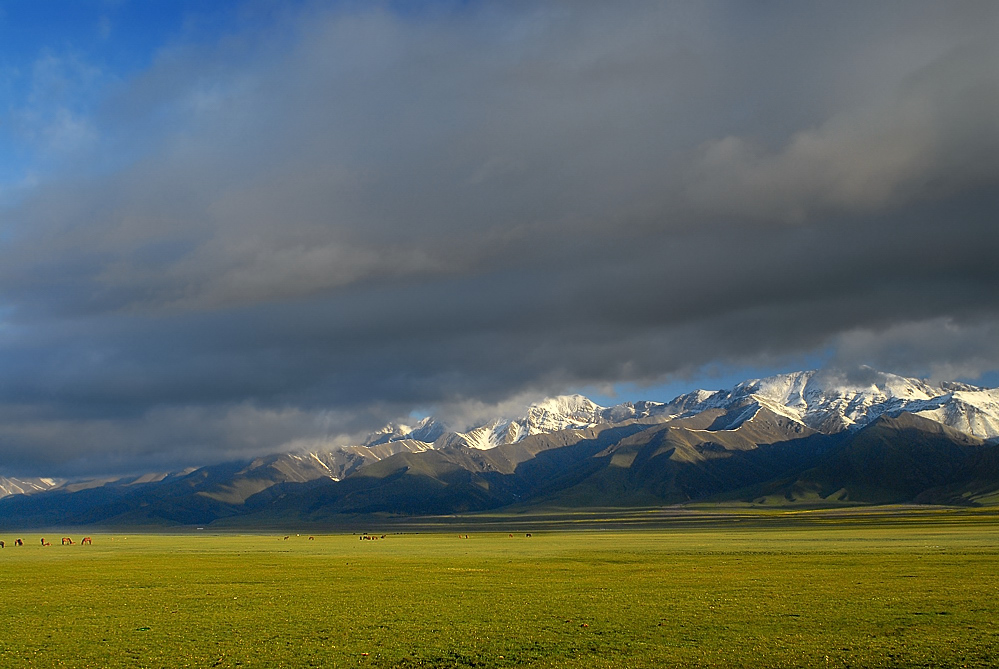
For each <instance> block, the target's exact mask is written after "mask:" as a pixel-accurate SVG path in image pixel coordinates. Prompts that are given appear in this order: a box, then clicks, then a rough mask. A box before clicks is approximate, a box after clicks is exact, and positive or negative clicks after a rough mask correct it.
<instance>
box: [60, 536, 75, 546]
mask: <svg viewBox="0 0 999 669" xmlns="http://www.w3.org/2000/svg"><path fill="white" fill-rule="evenodd" d="M62 545H63V546H72V545H73V540H72V539H70V538H69V537H63V538H62Z"/></svg>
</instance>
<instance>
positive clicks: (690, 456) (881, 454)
mask: <svg viewBox="0 0 999 669" xmlns="http://www.w3.org/2000/svg"><path fill="white" fill-rule="evenodd" d="M875 435H882V437H883V438H882V437H878V438H875ZM885 435H887V436H885ZM420 437H422V439H421V438H420ZM997 437H999V390H995V389H985V388H978V387H975V386H971V385H968V384H960V383H941V384H933V383H930V382H927V381H923V380H919V379H909V378H906V377H900V376H896V375H892V374H886V373H883V372H876V371H874V370H869V369H862V370H860V372H859V374H858V375H857V377H855V378H849V377H847V376H845V375H842V374H838V373H835V372H829V371H827V370H819V371H805V372H795V373H791V374H782V375H774V376H771V377H767V378H764V379H750V380H747V381H744V382H742V383H740V384H737V385H736V386H734V387H733V388H731V389H727V390H718V391H708V390H696V391H692V392H690V393H686V394H684V395H680V396H678V397H676V398H674V399H673V400H671V401H670V402H666V403H663V402H652V401H643V402H635V403H630V402H627V403H622V404H618V405H614V406H612V407H601V406H599V405H597V404H596V403H594V402H593V401H592V400H590V399H588V398H586V397H583V396H582V395H565V396H559V397H554V398H548V399H547V400H544V401H543V402H539V403H537V404H534V405H531V406H530V407H528V408H527V410H526V411H525V412H524V413H523V414H522V415H520V416H514V417H512V418H510V417H497V418H493V419H491V420H488V421H485V422H482V423H479V424H474V425H471V426H468V427H465V428H464V429H462V430H454V429H451V427H450V426H448V425H447V424H446V423H445V422H444V421H442V420H440V419H438V418H435V417H428V418H425V419H423V420H421V421H419V422H418V423H417V424H416V425H415V426H413V427H408V426H405V425H398V424H397V425H388V426H386V427H385V428H383V429H382V430H379V431H376V432H374V433H372V434H371V435H370V436H369V437H368V438H367V439H365V440H363V443H361V444H355V445H351V446H343V447H337V448H331V449H327V450H318V451H306V452H294V453H275V454H272V455H268V456H262V457H258V458H254V459H250V460H246V461H240V462H230V463H221V464H219V465H212V466H208V467H201V468H198V469H193V470H185V471H183V472H175V473H170V474H149V475H145V476H139V477H134V476H133V477H124V478H118V479H114V478H111V479H97V480H93V481H55V480H53V479H44V481H46V482H48V483H46V484H44V485H42V484H39V485H38V486H37V487H36V488H28V489H25V487H24V486H21V485H19V484H17V483H15V484H13V485H12V486H11V487H10V489H11V490H14V491H15V492H14V494H11V495H7V496H6V497H2V498H0V517H2V518H4V521H6V522H22V523H28V524H31V523H35V524H37V523H48V522H52V521H53V520H54V519H62V520H64V521H65V522H70V523H73V522H78V523H89V522H111V523H123V522H130V523H138V524H142V523H145V522H151V523H157V522H166V523H180V524H185V523H198V524H209V523H211V522H215V521H220V522H221V521H223V520H225V519H230V520H237V519H240V518H244V519H247V520H246V522H249V519H252V518H254V517H294V518H300V519H304V520H306V521H308V522H326V521H329V519H331V518H335V517H338V515H342V514H366V513H390V514H399V513H401V514H425V513H430V514H437V513H459V512H474V511H484V510H488V509H494V508H501V507H504V506H508V505H511V504H518V505H523V504H528V505H530V504H541V503H544V504H554V505H566V506H586V505H603V506H615V505H622V504H624V505H628V504H677V503H687V502H692V501H697V500H710V499H718V500H724V499H728V500H739V501H742V502H745V503H750V504H754V503H761V504H773V503H787V504H800V503H807V502H814V503H822V504H839V503H857V504H866V503H872V500H874V501H876V500H891V501H916V502H925V503H959V504H977V503H980V502H979V501H978V500H991V499H993V498H992V497H991V496H992V495H994V494H995V495H997V496H996V497H995V499H996V501H999V467H996V466H994V463H996V462H999V455H997V454H995V453H993V452H994V451H995V452H997V453H999V446H997V444H996V442H997V441H999V439H997ZM431 438H432V440H431ZM878 439H880V441H879V440H878ZM889 442H892V443H889ZM895 442H897V443H895ZM843 449H846V450H843ZM849 449H853V450H852V451H851V450H849ZM865 449H866V450H865ZM851 453H852V455H851ZM858 453H861V454H865V455H863V457H861V456H859V455H857V454H858ZM920 453H921V455H914V454H920ZM837 458H838V459H837ZM851 458H853V459H851ZM856 458H860V460H857V459H856ZM922 460H926V461H927V462H932V463H935V464H934V465H933V467H932V468H930V469H929V470H927V469H926V467H925V466H924V464H923V463H922ZM873 462H882V464H881V465H879V467H880V468H878V467H875V468H873V469H871V467H873V465H871V463H873ZM844 463H847V464H844ZM849 463H853V464H849ZM858 463H859V464H858ZM976 463H977V464H976ZM848 464H849V466H848ZM861 465H863V466H861ZM865 467H867V468H866V469H865ZM893 468H894V469H893ZM976 468H977V469H976ZM871 472H880V474H872V473H871ZM904 472H910V473H913V474H912V477H911V479H906V478H905V477H904ZM941 472H943V473H946V476H943V477H942V478H941V477H940V476H938V475H937V474H939V473H941ZM878 476H881V477H882V479H883V482H882V483H880V484H879V483H878ZM948 477H949V478H948ZM5 481H16V480H15V479H0V485H4V482H5ZM39 481H41V479H39ZM921 482H923V483H926V485H925V486H923V487H920V485H921ZM930 484H932V485H930ZM15 486H17V487H16V488H15ZM2 490H4V488H0V491H2ZM760 500H763V501H760ZM227 522H229V521H227Z"/></svg>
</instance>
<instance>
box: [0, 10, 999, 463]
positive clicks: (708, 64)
mask: <svg viewBox="0 0 999 669" xmlns="http://www.w3.org/2000/svg"><path fill="white" fill-rule="evenodd" d="M793 7H796V5H794V4H792V5H784V6H780V9H779V10H778V8H777V6H775V7H773V8H770V9H768V10H764V11H763V15H762V16H757V17H755V18H754V20H748V19H747V17H746V16H743V15H742V13H743V12H745V11H748V9H746V8H743V7H741V6H740V5H738V4H734V5H723V4H718V5H698V6H690V5H679V6H672V7H666V8H663V7H656V6H648V5H646V4H636V5H621V6H618V5H616V4H615V6H614V7H613V8H610V7H608V8H601V7H599V6H597V7H584V6H582V5H580V4H577V3H566V4H559V3H543V4H540V5H532V6H530V7H522V6H517V7H514V6H509V5H506V4H502V5H499V4H497V5H482V6H478V5H477V6H475V7H473V8H472V9H463V10H458V11H455V10H440V11H435V12H429V13H428V14H426V15H423V14H421V15H417V16H405V17H401V16H397V15H394V14H391V13H389V12H387V11H382V10H370V11H369V10H361V11H356V12H353V13H347V12H332V11H331V12H326V11H319V10H315V9H311V10H309V11H308V13H305V14H302V15H290V16H288V17H287V18H286V19H285V21H286V22H287V23H286V24H285V25H283V26H282V30H281V31H275V32H280V33H281V37H277V36H274V35H272V34H271V33H269V32H268V31H261V30H257V31H255V32H252V33H248V34H246V35H241V36H239V37H240V39H230V40H227V41H225V42H223V43H220V44H219V45H213V46H211V47H206V46H205V45H190V44H188V45H176V46H174V47H172V48H170V49H166V50H164V51H163V52H162V54H161V55H160V57H159V58H158V59H157V61H156V63H155V64H154V66H153V67H152V68H151V69H149V70H148V71H146V72H145V73H143V74H142V75H141V76H140V77H138V78H136V79H134V80H132V81H130V82H127V84H125V85H122V86H119V87H116V88H115V89H114V91H113V94H109V96H108V99H107V100H106V101H105V103H104V104H103V106H102V107H101V112H100V113H99V114H97V115H95V116H94V118H92V119H88V120H87V123H86V127H87V128H88V129H89V130H88V132H89V133H90V134H89V135H88V137H89V138H90V139H89V140H88V146H90V145H93V144H94V143H95V142H96V144H97V145H99V146H100V147H101V152H102V154H103V157H102V158H101V159H100V160H96V156H97V154H95V153H89V152H90V151H91V149H90V148H83V149H80V148H75V149H74V150H73V151H69V152H68V153H67V154H66V158H65V165H66V168H65V169H64V170H63V171H61V172H58V173H56V174H54V175H53V176H51V177H50V178H49V179H48V180H47V181H46V182H44V183H42V184H41V185H39V186H38V187H36V188H35V189H34V190H32V191H30V192H29V193H28V195H27V196H26V197H25V198H24V199H23V200H22V201H21V202H20V203H19V204H18V205H17V206H16V207H13V208H12V209H11V210H10V211H8V212H6V213H5V215H4V220H5V221H9V222H8V223H6V224H5V228H4V236H3V241H2V242H0V243H2V246H0V249H2V250H0V252H2V253H3V262H2V266H0V297H2V300H3V303H2V305H0V306H2V308H3V311H2V312H0V314H2V324H3V325H2V329H0V341H2V342H3V347H2V348H0V361H2V366H0V369H3V370H4V371H3V378H2V379H0V402H2V406H3V411H2V413H3V414H4V420H2V421H0V453H2V454H3V456H4V458H5V460H6V461H7V462H10V463H13V465H16V466H18V467H20V468H22V469H24V470H29V469H32V468H35V469H44V468H46V467H49V468H51V467H53V466H55V465H57V464H60V463H62V466H64V467H65V468H66V469H67V470H68V469H73V468H76V469H78V470H83V469H92V470H95V471H96V470H99V469H100V468H101V467H105V468H108V467H110V468H114V467H119V468H128V467H133V468H134V467H138V466H140V465H141V463H146V464H151V463H155V464H157V465H160V466H162V467H169V466H171V465H173V464H176V463H178V462H182V461H185V460H188V461H189V459H191V458H197V457H200V458H201V459H202V460H212V459H220V458H223V457H233V456H234V455H236V454H244V455H248V454H255V453H260V452H267V451H272V450H276V449H277V448H283V447H290V446H291V445H299V446H300V445H309V444H315V443H323V442H324V441H328V440H333V439H335V437H336V435H340V434H345V433H350V432H352V431H361V430H364V429H366V428H371V427H375V426H376V424H377V423H378V422H380V421H383V420H386V419H389V418H394V417H398V416H400V415H405V414H406V413H408V412H409V411H411V410H413V409H414V408H420V407H435V406H436V407H440V406H446V405H448V404H449V403H461V402H467V401H469V400H474V401H477V402H485V403H500V402H503V401H507V400H509V399H510V398H511V397H520V396H525V394H527V395H529V394H531V393H546V392H558V391H564V390H566V389H568V388H573V387H580V386H583V385H587V384H598V383H616V382H637V383H654V382H657V381H662V380H664V379H668V378H676V377H680V376H683V375H690V374H693V373H696V371H697V370H699V369H702V368H703V367H704V366H706V365H711V364H726V365H767V364H780V361H781V360H786V359H788V357H789V356H800V355H808V354H815V353H817V352H825V353H826V354H827V355H829V357H831V358H832V359H833V360H834V361H835V362H837V363H840V364H844V365H849V364H855V363H866V364H871V365H873V366H876V367H884V368H888V369H890V370H891V371H896V372H900V373H911V374H932V375H941V376H943V375H946V374H955V375H961V376H965V377H975V376H976V375H978V374H981V373H982V372H987V371H992V370H995V369H999V345H997V344H995V343H994V342H996V341H999V337H997V336H996V335H997V334H999V300H997V297H996V296H997V295H999V269H997V267H999V265H997V263H995V261H994V256H995V251H996V250H997V249H999V229H997V225H996V212H997V211H999V206H997V205H999V202H997V199H999V197H997V195H996V193H999V188H997V185H999V184H997V181H999V160H997V157H999V128H997V123H999V83H997V72H996V67H995V65H994V63H996V62H999V57H997V56H999V53H997V47H996V45H995V40H994V39H992V38H990V35H989V28H988V26H989V25H993V26H994V25H995V20H996V10H995V7H994V5H991V4H988V3H985V4H969V5H958V6H954V7H946V8H945V7H940V6H936V5H933V4H927V5H922V4H917V3H906V4H903V5H899V6H895V9H896V10H899V11H902V12H903V13H904V14H905V16H906V19H907V20H906V21H899V20H898V16H897V12H895V13H892V12H889V11H887V10H886V9H884V8H883V7H874V8H871V7H864V6H860V5H856V6H852V5H851V6H842V7H825V8H814V11H811V10H810V12H805V11H792V8H793ZM757 9H759V8H757ZM990 21H991V24H990ZM289 34H290V35H293V39H289V38H288V35H289ZM95 133H96V135H95ZM94 137H96V139H94ZM116 152H117V153H116ZM107 154H111V155H119V156H120V158H119V163H120V164H114V160H110V164H109V159H107V157H106V155H107ZM98 163H99V169H98V166H97V164H98ZM66 463H72V464H66Z"/></svg>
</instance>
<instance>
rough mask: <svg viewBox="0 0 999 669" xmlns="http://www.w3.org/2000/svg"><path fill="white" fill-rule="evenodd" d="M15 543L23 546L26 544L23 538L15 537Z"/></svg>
mask: <svg viewBox="0 0 999 669" xmlns="http://www.w3.org/2000/svg"><path fill="white" fill-rule="evenodd" d="M14 545H15V546H23V545H24V541H22V540H21V539H14Z"/></svg>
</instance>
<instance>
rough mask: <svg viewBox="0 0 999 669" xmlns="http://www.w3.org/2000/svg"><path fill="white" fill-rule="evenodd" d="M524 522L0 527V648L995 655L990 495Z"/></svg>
mask: <svg viewBox="0 0 999 669" xmlns="http://www.w3.org/2000/svg"><path fill="white" fill-rule="evenodd" d="M736 521H738V522H736ZM499 524H500V523H499V522H498V521H497V522H495V525H496V526H498V525H499ZM466 533H467V535H468V538H467V539H466V538H464V537H465V534H466ZM532 534H533V536H532V537H530V538H527V537H526V536H525V532H524V528H523V527H522V526H520V527H518V528H517V530H516V532H515V534H514V536H513V537H511V536H510V532H507V531H499V530H498V528H497V529H495V530H493V531H490V532H473V531H468V532H464V531H456V530H455V529H454V528H452V529H451V530H447V529H442V530H440V531H438V532H424V531H421V532H419V533H414V532H408V533H396V532H395V531H391V532H390V533H388V534H387V536H386V537H385V538H384V539H381V538H379V539H378V540H375V541H368V540H360V539H359V538H358V535H354V534H316V535H314V536H315V539H313V540H310V539H309V537H308V535H306V534H302V535H300V536H299V535H296V534H295V533H292V534H291V535H290V537H289V538H288V539H284V538H283V534H261V535H251V534H207V533H205V532H200V533H190V534H178V535H163V534H158V535H152V534H120V535H119V534H115V535H110V534H99V533H94V534H93V535H92V536H93V545H92V546H80V545H79V544H78V543H77V544H76V545H73V546H61V545H58V543H59V542H58V539H59V538H60V537H59V535H51V536H49V535H46V537H47V539H48V540H49V541H51V542H52V544H53V545H52V546H48V547H43V546H41V544H40V541H39V539H40V535H37V534H23V535H21V536H23V538H24V540H25V546H23V547H16V548H15V547H12V546H11V544H12V543H13V539H14V538H15V536H17V535H14V534H11V533H0V538H2V539H4V540H5V541H6V543H7V547H6V548H4V549H3V550H2V551H0V593H2V602H0V629H2V632H0V666H2V667H12V666H19V667H21V666H28V667H55V666H67V667H173V666H178V667H180V666H183V667H306V666H319V667H664V666H721V667H725V666H746V667H798V666H804V667H846V666H851V667H948V666H954V667H964V666H967V667H987V666H996V665H997V664H999V519H997V518H996V517H995V516H993V515H992V514H989V513H973V512H968V513H947V514H934V513H929V514H927V513H906V512H899V513H897V514H884V515H878V514H874V515H864V514H858V515H849V514H844V515H842V516H836V515H822V514H814V513H813V514H810V513H809V512H794V513H784V514H771V515H768V516H763V515H761V516H758V517H754V516H746V517H736V516H732V517H728V516H719V517H717V518H706V519H702V520H701V522H678V523H673V524H670V523H669V522H666V523H664V524H661V525H660V526H658V527H652V528H646V529H607V530H594V529H589V530H581V531H546V530H543V531H537V532H532ZM378 536H380V535H378ZM74 539H76V540H77V541H79V539H80V535H79V533H77V534H76V535H75V536H74Z"/></svg>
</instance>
